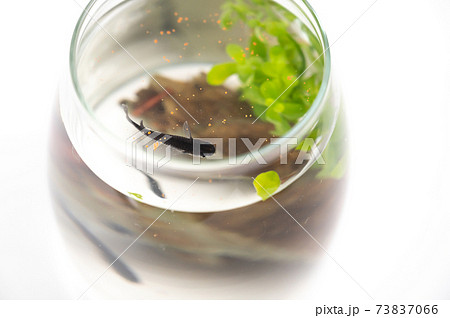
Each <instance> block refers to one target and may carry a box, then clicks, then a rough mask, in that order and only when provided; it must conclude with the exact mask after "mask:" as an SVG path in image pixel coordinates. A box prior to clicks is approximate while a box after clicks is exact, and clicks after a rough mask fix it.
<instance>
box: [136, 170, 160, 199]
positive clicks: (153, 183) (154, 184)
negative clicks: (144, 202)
mask: <svg viewBox="0 0 450 318" xmlns="http://www.w3.org/2000/svg"><path fill="white" fill-rule="evenodd" d="M141 172H142V173H143V174H144V175H145V176H146V177H147V180H148V183H149V184H150V189H152V191H153V193H154V194H156V195H157V196H158V197H160V198H161V199H165V198H166V196H165V194H164V193H163V192H162V191H161V188H160V187H159V184H158V182H157V181H156V180H155V179H153V178H152V177H150V176H149V175H148V174H146V173H145V172H143V171H141Z"/></svg>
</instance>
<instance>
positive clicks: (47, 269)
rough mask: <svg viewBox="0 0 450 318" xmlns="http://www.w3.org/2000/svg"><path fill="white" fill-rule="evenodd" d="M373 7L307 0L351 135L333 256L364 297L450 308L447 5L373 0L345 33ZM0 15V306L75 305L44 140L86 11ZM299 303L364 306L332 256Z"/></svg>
mask: <svg viewBox="0 0 450 318" xmlns="http://www.w3.org/2000/svg"><path fill="white" fill-rule="evenodd" d="M77 1H79V3H82V4H83V5H84V4H86V1H80V0H77ZM373 1H374V0H311V3H312V5H313V7H314V8H315V9H316V11H317V13H318V15H319V18H320V19H321V21H322V24H323V25H324V27H325V30H327V32H328V35H329V38H330V43H334V44H333V46H332V48H331V54H332V59H333V62H334V63H335V66H336V69H337V71H338V75H339V77H340V80H341V84H342V87H343V90H344V94H345V98H346V108H347V113H348V118H349V127H350V131H351V146H352V155H351V160H352V161H351V175H352V176H351V182H350V187H349V191H348V196H347V198H348V200H347V204H346V206H345V211H344V213H343V217H342V219H341V221H340V224H339V229H338V231H337V233H336V237H335V239H334V240H333V242H332V245H331V246H330V247H329V248H328V251H329V253H330V254H331V255H333V257H334V259H335V260H336V261H337V262H338V263H339V264H340V265H341V266H342V267H343V268H344V269H345V270H346V271H347V272H348V273H349V274H350V275H351V276H352V277H353V278H354V280H356V281H357V282H358V283H359V284H360V285H361V286H362V287H363V288H364V289H365V290H366V291H367V292H368V293H369V294H370V295H371V296H372V297H373V298H376V299H380V298H402V299H405V298H409V299H411V298H412V299H417V298H432V299H450V248H449V243H450V200H449V194H450V181H449V180H450V169H449V168H448V165H447V163H448V162H449V159H450V158H449V157H450V152H449V148H450V138H449V129H448V128H447V127H448V124H449V119H450V118H449V111H448V107H449V105H450V93H449V91H450V90H449V88H450V19H449V17H450V1H449V0H426V1H419V0H379V1H378V2H377V3H375V5H373V7H372V8H371V9H369V10H368V11H367V12H366V14H364V15H363V16H362V17H361V18H360V20H358V21H357V22H356V23H355V24H354V25H353V26H352V27H351V28H350V29H348V28H349V27H350V26H351V25H352V24H353V23H354V22H355V20H357V19H358V18H359V17H360V16H361V14H362V13H363V12H364V11H366V9H367V8H369V6H370V5H371V4H372V3H373ZM1 6H2V8H1V9H0V30H1V33H0V34H1V38H0V45H1V51H0V54H1V59H0V79H1V84H2V86H1V87H3V89H2V99H1V104H2V105H1V106H0V107H1V115H0V140H1V147H0V163H1V164H0V177H1V178H0V180H1V181H0V182H1V183H0V196H1V197H0V199H1V200H0V257H1V262H0V298H2V299H5V298H6V299H49V298H50V299H54V298H73V297H76V296H77V295H75V294H74V293H73V291H71V290H70V288H69V286H68V283H69V282H70V277H71V276H70V275H71V268H70V264H68V263H67V262H66V260H65V259H63V258H62V257H61V255H62V254H61V249H62V248H63V245H62V244H61V242H60V241H59V236H58V232H57V230H56V228H55V223H54V220H53V215H52V210H51V206H50V203H49V199H48V193H47V181H46V154H47V146H46V142H47V139H48V128H49V119H50V111H51V108H52V106H53V103H54V98H55V93H56V88H57V83H58V79H59V76H60V74H61V72H62V69H63V66H64V65H65V63H67V59H68V47H69V40H70V37H71V32H72V30H73V28H74V26H75V23H76V20H77V18H78V16H79V15H80V14H81V9H80V8H79V7H78V5H77V4H76V3H75V2H73V0H47V1H31V0H29V1H8V2H7V3H6V2H5V3H2V4H1ZM347 29H348V31H347V32H346V30H347ZM344 32H346V33H345V34H344V35H343V36H342V37H341V35H342V34H343V33H344ZM336 40H337V42H335V41H336ZM294 297H296V296H294ZM297 297H298V298H309V299H320V300H322V299H333V300H336V299H341V300H344V299H352V300H357V299H358V300H368V299H370V298H368V296H367V294H366V293H365V292H364V291H363V290H362V289H361V288H360V287H359V286H358V285H357V284H356V283H355V282H354V281H353V280H352V279H350V278H349V276H348V275H347V274H346V273H345V272H344V271H343V270H342V269H341V268H340V267H339V266H337V265H336V263H334V262H333V261H332V260H331V259H329V258H327V257H325V258H324V263H323V267H322V268H320V270H319V275H318V276H317V277H316V279H315V283H314V285H313V287H312V288H311V289H310V290H309V291H308V293H306V294H305V293H299V294H298V295H297Z"/></svg>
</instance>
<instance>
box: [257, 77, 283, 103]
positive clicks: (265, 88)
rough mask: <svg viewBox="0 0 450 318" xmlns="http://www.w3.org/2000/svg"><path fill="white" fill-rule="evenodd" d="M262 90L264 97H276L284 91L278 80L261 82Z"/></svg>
mask: <svg viewBox="0 0 450 318" xmlns="http://www.w3.org/2000/svg"><path fill="white" fill-rule="evenodd" d="M260 91H261V95H262V96H263V97H264V98H272V99H276V98H278V97H279V96H280V94H281V93H282V92H283V87H282V86H281V84H280V82H279V81H278V80H272V81H265V82H264V83H262V84H261V87H260ZM267 106H269V105H267Z"/></svg>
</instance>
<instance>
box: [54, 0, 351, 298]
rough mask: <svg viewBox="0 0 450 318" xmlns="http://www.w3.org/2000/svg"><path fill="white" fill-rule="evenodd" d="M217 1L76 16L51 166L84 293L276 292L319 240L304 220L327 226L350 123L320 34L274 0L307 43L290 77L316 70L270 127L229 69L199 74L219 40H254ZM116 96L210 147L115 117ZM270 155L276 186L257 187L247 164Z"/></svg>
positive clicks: (263, 168)
mask: <svg viewBox="0 0 450 318" xmlns="http://www.w3.org/2000/svg"><path fill="white" fill-rule="evenodd" d="M252 1H253V0H251V1H249V3H252ZM225 2H228V3H229V2H231V1H206V0H197V1H182V0H179V1H175V0H171V1H169V0H166V1H148V0H133V1H118V0H117V1H111V0H109V1H95V0H94V1H91V3H90V4H89V5H88V7H87V8H86V9H85V11H84V13H83V15H82V16H81V18H80V20H79V22H78V24H77V27H76V29H75V32H74V35H73V41H72V46H71V51H70V61H69V70H68V72H67V77H66V78H64V79H63V80H62V81H61V86H60V90H59V105H58V110H59V111H60V112H57V114H56V115H55V119H54V129H53V132H52V135H51V141H52V142H51V145H52V147H51V150H50V152H51V156H50V169H49V171H50V185H51V189H52V194H53V199H54V206H55V209H56V211H57V215H58V219H59V220H60V223H61V227H62V232H63V234H64V235H65V236H66V237H67V239H66V240H67V242H68V245H69V246H70V248H69V249H68V250H69V252H70V253H71V254H72V255H73V256H74V257H73V259H74V262H75V263H76V264H77V266H79V267H80V271H81V272H82V273H83V275H84V276H85V277H86V288H88V287H89V286H90V285H91V283H92V282H94V281H95V284H94V285H93V286H92V287H90V288H89V290H87V291H86V293H85V294H83V296H84V295H85V296H87V297H120V298H280V297H288V295H289V294H290V293H291V291H292V290H293V289H295V288H296V287H298V285H299V284H301V282H302V280H304V279H306V277H307V272H308V269H310V268H311V265H312V264H314V262H315V261H316V260H317V255H320V253H318V252H319V251H320V248H319V246H317V244H316V243H315V242H314V241H313V240H312V239H311V238H310V236H309V234H308V233H306V231H305V229H306V230H307V231H308V232H309V233H310V234H311V235H313V236H314V237H315V238H316V239H317V240H318V241H320V242H321V243H324V242H326V241H327V240H328V239H329V238H330V235H331V233H332V229H333V225H334V224H335V220H336V217H337V215H338V212H339V210H340V206H339V205H340V202H341V200H342V195H343V185H344V181H345V170H346V169H345V159H346V134H345V125H344V123H343V119H342V117H343V116H342V111H341V105H340V96H339V94H338V93H339V92H338V90H337V89H336V87H335V84H334V82H333V78H332V75H333V74H332V72H331V60H330V52H329V50H328V49H326V48H328V43H327V39H326V35H325V33H324V32H323V30H322V29H321V28H320V25H319V23H318V21H317V18H316V16H315V14H314V12H313V11H312V9H311V7H310V6H309V4H308V3H307V2H306V1H278V2H276V3H277V6H280V7H282V8H284V9H283V10H287V11H288V12H289V13H290V14H291V15H292V16H293V18H292V21H291V25H290V30H289V32H291V33H292V38H294V39H296V41H298V43H300V44H301V45H302V46H304V47H306V48H307V54H305V58H304V61H303V62H304V63H305V65H304V68H305V72H304V74H295V75H296V77H297V76H299V78H298V81H300V82H303V81H304V82H303V83H300V84H302V85H306V86H305V88H304V89H305V91H308V92H309V90H312V88H310V87H307V85H310V83H309V82H307V76H310V77H311V76H312V75H311V74H313V75H314V76H316V78H318V79H320V81H319V82H318V85H317V92H316V95H315V96H313V97H314V98H313V97H311V100H309V98H308V99H307V102H308V103H309V104H308V107H307V109H305V112H304V114H303V115H302V116H301V117H299V118H298V119H297V120H295V122H293V123H292V125H291V127H290V129H289V130H288V131H287V132H285V133H283V134H282V135H280V134H277V133H276V132H274V129H268V128H269V127H272V126H270V125H272V123H270V122H268V121H267V120H264V116H261V118H258V117H259V116H257V113H255V112H254V113H252V108H253V107H252V106H251V105H250V104H248V103H247V104H245V101H242V98H241V97H242V96H241V94H240V85H241V83H240V82H239V79H237V78H233V77H230V78H229V79H228V80H227V81H226V82H225V83H224V84H223V85H221V86H215V87H213V86H211V85H209V84H208V81H207V79H206V78H207V75H206V74H207V73H208V72H209V70H210V69H211V67H212V66H213V65H217V64H218V63H224V62H225V63H226V62H230V57H229V56H228V55H227V45H229V44H235V43H237V44H240V43H248V42H249V41H250V43H251V36H252V34H251V32H250V30H249V28H248V27H247V26H246V24H245V23H236V25H234V26H233V28H226V27H221V24H220V23H221V21H220V17H221V16H222V13H223V12H222V11H223V10H224V9H223V8H224V6H223V4H224V3H225ZM237 2H239V1H237ZM254 3H255V5H256V3H260V1H254ZM274 3H275V2H274ZM244 19H245V18H244ZM242 45H243V49H244V46H245V44H242ZM245 49H246V50H247V49H248V48H245ZM247 51H250V50H247ZM244 54H245V53H244ZM247 54H252V53H250V52H248V53H247ZM303 75H305V76H304V77H302V76H303ZM296 77H295V78H296ZM295 78H294V79H295ZM308 78H309V77H308ZM267 80H269V77H268V79H267ZM207 94H209V95H207ZM220 94H222V95H220ZM305 96H309V95H308V94H306V95H305ZM240 103H242V104H240ZM124 105H126V106H127V107H128V110H129V114H130V115H131V117H132V120H134V121H135V122H136V123H139V121H140V120H141V119H142V120H143V123H144V125H145V127H149V129H154V130H158V131H161V132H162V133H164V134H170V135H166V136H169V137H170V136H182V135H183V133H184V134H185V136H184V137H183V138H185V139H183V140H187V139H189V136H190V134H187V135H186V131H185V129H183V123H184V121H186V122H187V123H188V126H189V127H190V130H191V134H192V136H193V137H194V139H197V138H200V139H201V140H203V141H208V142H211V143H214V144H215V147H216V149H215V150H216V151H215V152H214V154H212V155H211V156H208V157H205V158H203V157H202V156H197V155H195V154H194V155H190V154H189V153H188V154H186V153H177V151H176V150H177V149H174V148H176V147H171V146H167V145H165V144H162V145H161V147H160V144H155V141H154V140H153V139H151V138H148V136H145V135H143V134H142V133H140V132H138V131H137V130H136V128H135V127H133V125H132V124H130V122H129V121H127V119H126V116H125V114H124V109H123V106H124ZM224 105H225V106H224ZM234 105H236V107H235V106H234ZM267 106H269V107H268V108H270V105H267ZM234 107H235V108H234ZM246 107H247V108H246ZM242 109H245V111H241V110H242ZM244 112H246V113H245V114H244ZM224 114H225V115H226V116H225V115H224ZM225 117H226V118H225ZM255 119H257V120H255ZM272 128H273V127H272ZM261 138H262V140H261V143H258V142H257V140H259V139H261ZM307 140H313V144H312V145H311V148H310V150H311V151H310V152H311V153H308V149H307V148H304V147H302V145H305V141H307ZM253 145H257V146H258V147H256V146H255V147H253V148H252V146H253ZM149 146H150V147H149ZM149 150H150V153H151V160H150V159H149ZM167 158H169V159H170V160H167ZM268 171H275V172H276V173H277V175H278V176H279V179H280V186H279V187H277V188H276V189H274V190H273V191H272V192H273V198H268V199H266V198H265V197H264V198H262V197H261V195H260V194H258V192H257V191H256V187H255V178H257V177H258V176H259V175H260V174H262V173H265V172H268ZM257 180H258V179H257ZM262 199H265V200H262ZM293 219H295V221H294V220H293ZM299 225H301V226H299ZM302 227H303V228H302ZM124 251H125V253H123V252H124ZM111 263H113V264H112V265H111V267H110V268H109V270H108V274H107V275H104V276H103V277H101V279H99V280H98V281H97V278H98V276H99V275H100V274H102V273H103V271H104V270H105V269H106V268H107V267H108V266H109V265H110V264H111ZM80 292H85V291H80Z"/></svg>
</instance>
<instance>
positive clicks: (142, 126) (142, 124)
mask: <svg viewBox="0 0 450 318" xmlns="http://www.w3.org/2000/svg"><path fill="white" fill-rule="evenodd" d="M139 125H140V127H141V129H144V128H145V126H144V121H143V120H141V122H140V123H139Z"/></svg>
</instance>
